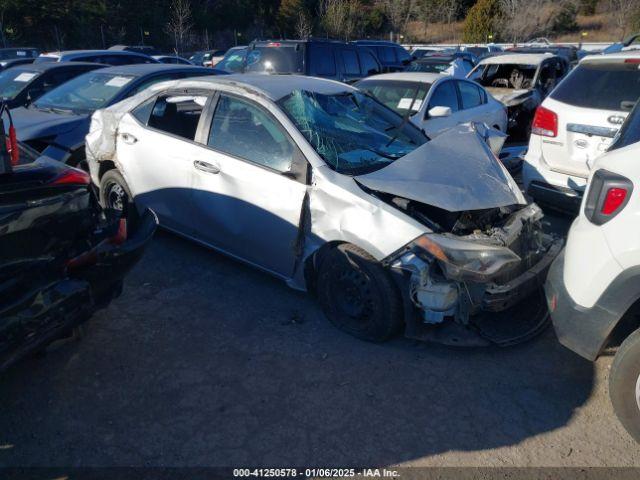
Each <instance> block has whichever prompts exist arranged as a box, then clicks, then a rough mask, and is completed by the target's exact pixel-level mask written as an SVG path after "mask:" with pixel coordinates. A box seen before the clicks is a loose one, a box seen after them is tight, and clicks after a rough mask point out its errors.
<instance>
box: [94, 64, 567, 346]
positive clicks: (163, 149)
mask: <svg viewBox="0 0 640 480" xmlns="http://www.w3.org/2000/svg"><path fill="white" fill-rule="evenodd" d="M495 140H496V139H495V138H494V137H493V136H492V133H491V131H489V130H487V129H486V128H485V127H483V126H481V125H461V126H459V127H457V128H454V129H451V130H450V131H448V132H446V133H443V134H442V135H440V136H438V137H437V138H436V139H434V140H429V138H428V137H426V136H425V135H424V134H423V133H422V132H421V131H420V130H419V129H418V128H416V127H415V126H414V125H412V124H411V122H409V121H407V119H406V118H403V117H401V116H400V115H398V114H397V113H396V112H394V111H392V110H390V109H388V108H387V107H385V106H384V105H382V104H381V103H379V102H377V101H376V100H375V99H373V98H372V97H369V96H367V95H366V94H365V93H363V92H360V91H359V90H357V89H355V88H353V87H351V86H348V85H345V84H342V83H337V82H333V81H329V80H322V79H317V78H309V77H299V76H292V75H290V76H277V75H249V74H248V75H242V76H234V75H232V76H228V77H225V78H196V79H185V80H179V81H175V82H166V83H163V84H158V85H155V86H153V87H151V88H150V89H148V90H146V91H144V92H141V93H139V94H138V95H136V96H135V97H132V98H130V99H128V100H125V101H124V102H121V103H119V104H116V105H114V106H112V107H109V108H107V109H105V110H100V111H98V112H96V113H95V114H94V115H93V119H92V124H91V130H90V133H89V135H88V136H87V157H88V160H89V166H90V170H91V175H92V178H93V182H94V183H95V184H96V186H98V187H99V189H100V195H101V199H102V202H103V203H104V204H105V206H108V207H110V208H115V209H121V210H123V211H124V213H125V215H127V216H130V217H131V216H133V217H135V216H136V215H137V212H138V211H143V209H145V208H150V209H152V210H153V211H154V212H156V213H157V214H158V217H159V219H160V224H161V225H162V226H164V227H165V228H167V229H170V230H173V231H175V232H177V233H179V234H181V235H183V236H186V237H189V238H192V239H194V240H196V241H197V242H199V243H201V244H204V245H207V246H210V247H213V248H214V249H216V250H220V251H222V252H224V253H227V254H229V255H231V256H233V257H235V258H238V259H240V260H243V261H245V262H247V263H250V264H252V265H254V266H257V267H259V268H261V269H263V270H265V271H267V272H270V273H271V274H273V275H276V276H278V277H281V278H282V279H285V280H286V281H287V282H288V284H289V285H290V286H292V287H294V288H298V289H304V290H311V291H313V292H315V293H316V294H317V296H318V298H319V302H320V304H321V306H322V309H323V310H324V312H325V314H326V315H327V317H328V318H329V320H330V321H331V322H332V323H334V324H335V325H336V326H338V327H339V328H341V329H343V330H345V331H347V332H348V333H350V334H352V335H354V336H356V337H359V338H362V339H366V340H372V341H381V340H385V339H387V338H389V337H390V336H391V335H393V334H394V333H395V332H397V331H398V330H399V329H401V328H402V327H403V326H404V327H405V330H404V331H405V334H406V335H407V336H409V337H413V338H419V339H429V340H434V341H439V342H444V343H448V344H457V345H484V344H491V343H494V344H499V345H508V344H513V343H517V342H519V341H523V340H525V339H527V338H530V337H532V336H533V335H535V334H536V333H537V332H539V331H540V330H541V329H542V327H544V326H545V325H546V319H547V316H548V315H547V310H546V306H545V303H544V298H543V296H542V291H541V283H542V282H543V281H544V277H545V275H546V271H547V269H548V266H549V264H550V262H551V260H553V258H554V257H555V256H556V254H557V253H558V250H559V248H560V247H559V244H558V242H557V241H555V240H554V239H553V238H551V237H549V236H547V235H545V234H544V233H543V231H542V228H541V224H540V221H541V218H542V213H541V211H540V209H539V208H538V207H537V206H536V205H534V204H532V205H527V204H526V202H525V199H524V198H523V196H522V194H521V192H520V191H519V189H518V187H517V185H516V184H515V182H514V180H513V179H512V178H511V176H510V175H509V174H508V172H507V171H506V170H505V169H504V167H503V166H502V165H501V164H500V163H499V161H498V160H497V159H496V156H495V155H494V153H493V151H492V149H491V148H490V145H493V147H494V149H495V147H499V145H495ZM499 143H501V142H499ZM525 299H526V300H527V305H526V307H524V308H523V307H522V306H518V304H519V303H520V302H521V301H523V300H525Z"/></svg>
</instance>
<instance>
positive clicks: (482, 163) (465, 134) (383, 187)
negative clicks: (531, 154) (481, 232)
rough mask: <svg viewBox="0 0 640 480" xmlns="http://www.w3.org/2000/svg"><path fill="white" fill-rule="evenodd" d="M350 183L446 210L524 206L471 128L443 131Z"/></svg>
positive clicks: (504, 172) (510, 182)
mask: <svg viewBox="0 0 640 480" xmlns="http://www.w3.org/2000/svg"><path fill="white" fill-rule="evenodd" d="M355 180H356V181H357V182H358V183H360V184H361V185H363V186H365V187H366V188H368V189H370V190H375V191H378V192H383V193H388V194H391V195H396V196H398V197H403V198H407V199H409V200H414V201H416V202H421V203H424V204H427V205H432V206H434V207H438V208H441V209H444V210H448V211H450V212H460V211H466V210H484V209H489V208H497V207H506V206H509V205H516V204H522V205H524V204H526V200H525V198H524V196H523V195H522V193H521V192H520V189H519V188H518V186H517V185H516V182H515V181H514V180H513V178H512V177H511V175H510V174H509V172H508V171H507V170H506V169H505V168H504V166H503V165H502V164H501V163H500V161H499V160H498V159H497V158H496V157H495V155H494V154H493V153H492V151H491V149H490V148H489V146H488V145H487V144H486V142H485V141H484V139H483V137H482V135H481V134H480V133H479V132H478V131H477V130H476V127H475V126H473V125H460V126H458V127H455V128H452V129H450V130H447V131H446V132H444V133H443V134H441V135H439V136H438V137H436V138H435V139H434V140H431V141H430V142H427V143H425V144H424V145H422V146H421V147H419V148H417V149H415V150H414V151H413V152H411V153H409V154H408V155H405V156H404V157H402V158H399V159H398V160H396V161H394V162H393V163H391V164H389V165H388V166H387V167H384V168H382V169H380V170H378V171H375V172H373V173H368V174H366V175H360V176H357V177H355Z"/></svg>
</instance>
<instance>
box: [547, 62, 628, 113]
mask: <svg viewBox="0 0 640 480" xmlns="http://www.w3.org/2000/svg"><path fill="white" fill-rule="evenodd" d="M639 66H640V65H638V64H636V63H618V62H616V63H608V62H597V63H596V62H586V63H582V64H580V65H578V66H577V67H576V68H575V70H573V72H571V73H570V74H569V75H568V76H567V78H566V79H565V80H564V81H563V82H562V83H560V85H558V87H557V88H556V89H555V90H554V91H553V92H552V93H551V98H553V99H554V100H557V101H559V102H563V103H566V104H569V105H573V106H575V107H584V108H595V109H599V110H616V111H624V112H628V111H630V110H631V109H632V108H633V106H634V105H635V103H636V101H637V100H638V97H640V69H638V67H639Z"/></svg>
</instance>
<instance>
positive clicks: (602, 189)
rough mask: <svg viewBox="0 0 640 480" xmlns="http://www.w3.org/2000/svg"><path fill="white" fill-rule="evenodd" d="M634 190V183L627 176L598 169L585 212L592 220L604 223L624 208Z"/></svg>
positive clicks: (599, 223)
mask: <svg viewBox="0 0 640 480" xmlns="http://www.w3.org/2000/svg"><path fill="white" fill-rule="evenodd" d="M632 192H633V183H632V182H631V180H629V179H628V178H627V177H623V176H622V175H618V174H617V173H612V172H609V171H607V170H598V171H597V172H596V173H594V174H593V177H592V178H591V185H590V186H589V193H588V195H587V198H586V199H585V205H584V213H585V215H586V216H587V218H588V219H589V221H590V222H592V223H594V224H596V225H603V224H605V223H607V222H608V221H609V220H611V219H612V218H614V217H615V216H616V215H618V214H619V213H620V212H621V211H622V210H623V209H624V207H625V206H626V205H627V203H628V202H629V198H630V197H631V193H632Z"/></svg>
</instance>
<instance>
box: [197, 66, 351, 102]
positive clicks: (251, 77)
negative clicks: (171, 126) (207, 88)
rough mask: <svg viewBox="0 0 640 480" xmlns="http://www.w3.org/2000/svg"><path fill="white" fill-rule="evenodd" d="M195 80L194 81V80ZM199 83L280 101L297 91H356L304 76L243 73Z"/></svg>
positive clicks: (329, 81)
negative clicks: (240, 88)
mask: <svg viewBox="0 0 640 480" xmlns="http://www.w3.org/2000/svg"><path fill="white" fill-rule="evenodd" d="M192 80H193V79H192ZM198 81H203V82H208V83H211V84H224V85H235V86H240V87H245V88H247V89H249V90H252V91H254V92H255V93H258V94H261V95H264V96H266V97H268V98H270V99H271V100H273V101H278V100H280V99H281V98H283V97H286V96H287V95H289V94H290V93H292V92H294V91H296V90H306V91H310V92H315V93H322V94H325V95H332V94H336V93H342V92H352V91H355V90H356V89H355V88H354V87H352V86H350V85H347V84H346V83H341V82H336V81H335V80H327V79H324V78H316V77H306V76H303V75H268V74H264V73H243V74H234V75H221V76H211V77H201V78H198Z"/></svg>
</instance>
